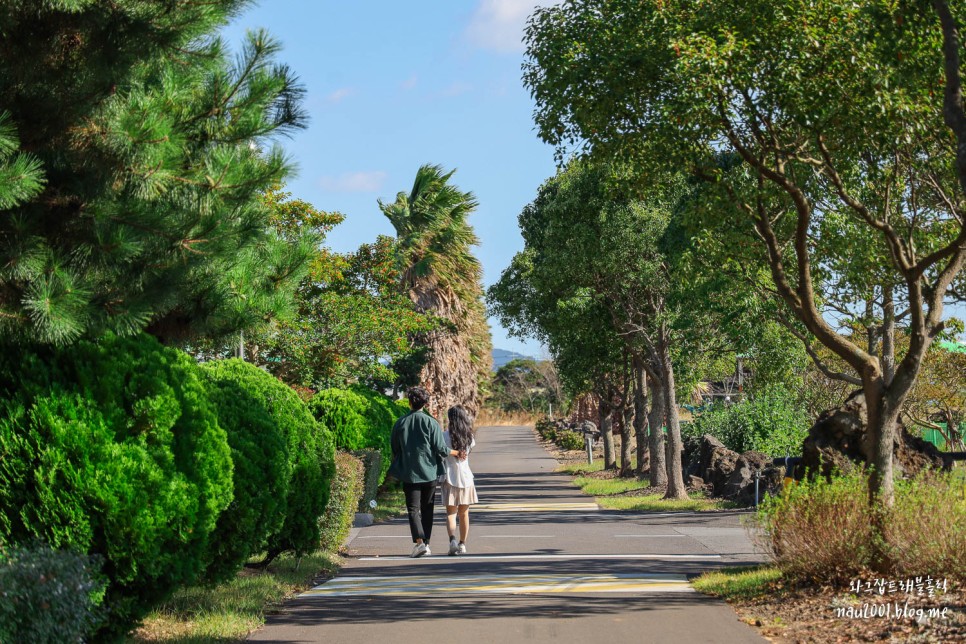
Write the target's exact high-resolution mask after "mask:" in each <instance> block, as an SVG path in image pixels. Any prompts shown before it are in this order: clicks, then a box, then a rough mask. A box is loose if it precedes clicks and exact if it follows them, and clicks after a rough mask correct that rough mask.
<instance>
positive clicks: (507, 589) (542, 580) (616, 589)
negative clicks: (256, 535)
mask: <svg viewBox="0 0 966 644" xmlns="http://www.w3.org/2000/svg"><path fill="white" fill-rule="evenodd" d="M643 592H647V593H651V592H693V590H692V588H691V585H690V584H689V583H688V581H687V578H686V577H684V575H662V574H654V575H473V576H439V575H433V576H429V575H415V576H397V577H341V578H340V577H337V578H335V579H332V580H330V581H328V582H326V583H324V584H322V585H321V586H317V587H315V588H313V589H312V590H309V591H307V592H305V593H303V594H302V597H322V596H326V597H343V596H350V595H427V594H432V593H438V594H441V595H442V594H445V595H453V594H504V595H514V594H528V593H643Z"/></svg>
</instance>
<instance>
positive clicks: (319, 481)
mask: <svg viewBox="0 0 966 644" xmlns="http://www.w3.org/2000/svg"><path fill="white" fill-rule="evenodd" d="M266 375H267V374H266ZM247 384H248V385H250V388H249V389H248V392H249V393H250V394H251V395H252V396H253V397H254V398H255V399H256V400H257V401H258V402H259V403H260V404H261V405H262V407H263V408H264V409H265V410H266V411H267V412H268V414H269V415H270V416H271V417H272V419H273V420H274V421H275V423H276V425H278V426H279V427H281V428H282V429H283V430H284V431H285V432H287V439H288V453H289V455H290V458H291V461H290V463H291V472H292V476H291V478H290V479H289V483H288V494H287V495H286V497H285V520H284V521H283V523H282V527H281V528H279V529H278V530H277V531H276V532H274V533H273V534H271V535H269V537H268V539H267V544H266V551H267V553H268V558H267V560H266V562H267V561H271V560H272V559H274V558H275V557H277V556H278V555H279V554H281V553H283V552H286V551H288V550H292V551H294V552H295V553H296V554H297V555H301V554H305V553H307V552H312V551H313V550H315V549H317V548H318V545H319V517H321V516H322V513H323V512H325V506H326V503H327V502H328V499H329V485H330V482H331V481H332V477H333V476H334V475H335V443H334V441H333V440H332V435H331V433H330V432H329V430H328V429H327V428H326V427H325V426H324V425H322V424H320V423H319V422H318V421H316V420H315V418H314V417H313V416H312V413H311V412H310V411H309V408H308V406H307V405H306V404H305V403H304V402H302V399H301V398H299V396H298V394H297V393H296V392H295V391H294V390H293V389H292V388H291V387H289V386H287V385H285V384H284V383H283V382H281V381H280V380H278V379H277V378H274V377H271V376H270V377H268V378H259V379H257V380H255V379H250V380H248V381H247Z"/></svg>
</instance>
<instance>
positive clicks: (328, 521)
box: [319, 452, 363, 552]
mask: <svg viewBox="0 0 966 644" xmlns="http://www.w3.org/2000/svg"><path fill="white" fill-rule="evenodd" d="M335 471H336V476H335V478H334V479H332V488H331V491H330V493H329V504H328V505H327V506H326V508H325V514H324V515H323V516H322V518H321V519H319V532H320V537H319V547H320V548H322V550H326V551H328V552H338V551H339V547H340V546H342V544H343V543H345V540H346V537H348V536H349V530H350V529H351V528H352V520H353V519H354V518H355V515H356V508H357V507H358V505H359V498H360V497H361V496H362V484H363V480H362V479H363V465H362V461H360V460H359V459H358V458H356V457H355V456H353V455H352V454H347V453H345V452H336V455H335Z"/></svg>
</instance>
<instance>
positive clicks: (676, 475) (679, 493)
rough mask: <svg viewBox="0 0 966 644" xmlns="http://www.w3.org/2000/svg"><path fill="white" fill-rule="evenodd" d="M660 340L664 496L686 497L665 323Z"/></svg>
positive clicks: (679, 426)
mask: <svg viewBox="0 0 966 644" xmlns="http://www.w3.org/2000/svg"><path fill="white" fill-rule="evenodd" d="M658 342H659V344H658V356H659V357H660V362H661V371H662V374H661V375H662V376H663V380H664V406H665V409H664V414H665V416H666V418H667V492H666V493H665V494H664V498H665V499H686V498H688V491H687V488H685V487H684V467H683V466H682V464H681V448H682V445H681V425H680V422H679V420H678V404H677V397H676V395H675V393H674V365H672V364H671V351H670V349H671V347H670V342H669V340H668V337H667V330H666V329H665V328H663V325H662V329H661V337H660V339H659V341H658Z"/></svg>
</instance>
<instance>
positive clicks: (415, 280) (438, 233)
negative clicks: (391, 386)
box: [379, 165, 492, 413]
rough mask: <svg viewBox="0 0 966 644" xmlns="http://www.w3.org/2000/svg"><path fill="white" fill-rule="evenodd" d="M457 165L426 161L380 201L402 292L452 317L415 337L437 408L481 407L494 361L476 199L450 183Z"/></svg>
mask: <svg viewBox="0 0 966 644" xmlns="http://www.w3.org/2000/svg"><path fill="white" fill-rule="evenodd" d="M454 172H455V170H453V171H450V172H444V171H443V168H442V167H441V166H438V165H424V166H422V167H421V168H419V170H418V171H417V172H416V180H415V181H414V182H413V188H412V190H411V191H410V192H409V193H408V194H407V193H405V192H400V193H399V194H398V195H396V201H394V202H392V203H389V204H387V203H383V202H382V201H380V202H379V208H380V209H381V210H382V212H383V213H384V214H385V215H386V217H387V218H388V219H389V221H390V222H391V223H392V225H393V227H394V228H395V229H396V237H397V238H398V242H399V246H398V248H399V250H398V261H399V264H400V271H401V273H402V280H401V287H402V289H403V292H405V293H406V294H408V296H409V298H410V300H412V302H413V305H414V306H415V307H416V310H418V311H420V312H422V313H429V314H432V315H435V316H437V317H439V318H441V319H442V320H444V321H445V322H446V324H444V325H442V327H441V328H440V329H439V330H436V331H433V332H431V333H428V334H425V335H423V336H421V337H419V338H417V339H416V340H417V342H419V343H420V344H422V345H424V346H426V347H427V348H428V349H429V352H428V359H427V362H426V363H425V365H424V366H423V368H422V371H421V373H420V382H421V383H423V386H425V387H426V388H427V389H429V391H430V393H431V394H432V395H433V399H434V403H435V404H436V405H438V407H437V409H436V411H437V412H438V413H441V412H445V410H446V409H447V408H448V407H449V406H450V405H455V404H461V405H463V406H465V407H467V408H468V409H470V410H471V411H472V412H473V413H476V411H477V410H478V409H479V405H480V389H479V385H480V381H481V380H482V379H483V378H485V377H486V376H487V374H488V373H489V370H490V366H491V364H492V357H491V343H490V331H489V327H488V325H487V323H486V312H485V308H484V306H483V289H482V286H481V284H480V280H481V278H482V275H483V270H482V268H481V266H480V262H479V260H478V259H477V258H476V257H475V256H474V255H473V253H472V250H471V249H472V247H473V246H476V245H477V244H479V239H478V238H477V236H476V233H474V232H473V227H472V226H470V224H469V223H468V222H467V218H468V217H469V215H470V214H471V213H472V212H473V211H474V210H476V206H477V201H476V197H474V196H473V193H471V192H461V191H460V190H459V189H458V188H456V187H455V186H453V185H451V184H450V183H449V180H450V177H452V176H453V173H454Z"/></svg>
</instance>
